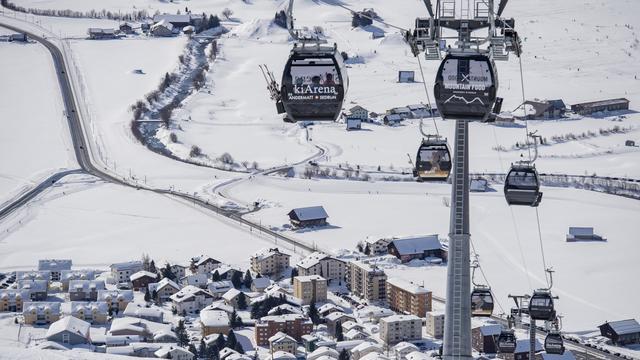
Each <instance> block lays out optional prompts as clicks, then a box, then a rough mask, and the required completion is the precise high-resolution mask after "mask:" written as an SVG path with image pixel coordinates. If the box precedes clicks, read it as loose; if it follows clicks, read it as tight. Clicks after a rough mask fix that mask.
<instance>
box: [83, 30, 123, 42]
mask: <svg viewBox="0 0 640 360" xmlns="http://www.w3.org/2000/svg"><path fill="white" fill-rule="evenodd" d="M87 35H89V39H91V40H103V39H115V38H116V30H115V29H98V28H89V30H87Z"/></svg>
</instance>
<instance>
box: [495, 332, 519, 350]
mask: <svg viewBox="0 0 640 360" xmlns="http://www.w3.org/2000/svg"><path fill="white" fill-rule="evenodd" d="M497 342H498V344H497V345H498V351H499V352H500V353H502V354H513V353H514V352H515V351H516V335H515V333H514V332H513V330H503V331H502V332H501V333H500V335H498V341H497Z"/></svg>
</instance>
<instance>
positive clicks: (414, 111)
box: [407, 104, 431, 119]
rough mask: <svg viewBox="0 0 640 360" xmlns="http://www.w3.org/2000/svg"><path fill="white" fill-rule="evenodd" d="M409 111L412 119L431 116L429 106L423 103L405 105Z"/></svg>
mask: <svg viewBox="0 0 640 360" xmlns="http://www.w3.org/2000/svg"><path fill="white" fill-rule="evenodd" d="M407 108H409V111H410V115H409V116H410V117H411V118H413V119H422V118H427V117H430V116H431V111H429V109H430V108H429V107H428V106H427V105H424V104H412V105H407Z"/></svg>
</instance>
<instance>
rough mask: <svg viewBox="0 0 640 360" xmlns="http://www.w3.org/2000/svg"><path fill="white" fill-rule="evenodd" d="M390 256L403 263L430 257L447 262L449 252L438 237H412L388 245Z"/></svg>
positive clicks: (396, 240)
mask: <svg viewBox="0 0 640 360" xmlns="http://www.w3.org/2000/svg"><path fill="white" fill-rule="evenodd" d="M388 249H389V254H391V255H393V256H395V257H397V258H398V259H400V260H401V261H402V263H407V262H409V261H411V260H414V259H425V258H428V257H431V258H439V259H442V261H446V260H447V251H446V250H445V249H444V248H443V246H442V243H441V242H440V240H439V239H438V235H437V234H436V235H423V236H411V237H406V238H400V239H395V240H393V241H391V243H390V244H389V245H388Z"/></svg>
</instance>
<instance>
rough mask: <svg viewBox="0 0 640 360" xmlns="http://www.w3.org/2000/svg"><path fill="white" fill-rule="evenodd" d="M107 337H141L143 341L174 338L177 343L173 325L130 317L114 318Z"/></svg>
mask: <svg viewBox="0 0 640 360" xmlns="http://www.w3.org/2000/svg"><path fill="white" fill-rule="evenodd" d="M107 335H108V336H139V337H140V338H142V339H143V341H150V340H154V341H155V339H156V338H157V339H160V338H164V339H167V338H173V339H174V340H173V341H175V334H174V333H173V331H172V330H171V325H169V324H161V323H157V322H154V321H149V320H145V319H141V318H134V317H129V316H125V317H121V318H120V317H119V318H114V319H113V321H112V322H111V327H110V328H109V332H108V333H107ZM167 335H168V336H167Z"/></svg>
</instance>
